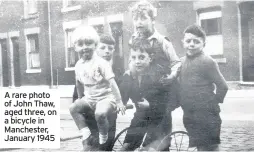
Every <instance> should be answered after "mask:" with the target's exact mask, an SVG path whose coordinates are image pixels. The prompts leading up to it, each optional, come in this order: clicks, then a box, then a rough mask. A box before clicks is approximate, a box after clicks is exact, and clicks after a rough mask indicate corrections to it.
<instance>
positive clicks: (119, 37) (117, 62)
mask: <svg viewBox="0 0 254 152" xmlns="http://www.w3.org/2000/svg"><path fill="white" fill-rule="evenodd" d="M107 23H108V24H109V26H110V30H111V33H112V35H113V37H114V39H115V42H116V44H115V52H114V56H113V63H114V64H113V69H114V71H115V72H116V73H118V74H123V73H124V69H125V67H124V65H128V64H125V60H124V59H125V58H124V52H123V15H122V14H116V15H110V16H107Z"/></svg>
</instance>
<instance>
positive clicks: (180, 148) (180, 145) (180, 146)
mask: <svg viewBox="0 0 254 152" xmlns="http://www.w3.org/2000/svg"><path fill="white" fill-rule="evenodd" d="M183 135H184V134H182V138H181V142H180V148H179V149H181V146H182V142H183Z"/></svg>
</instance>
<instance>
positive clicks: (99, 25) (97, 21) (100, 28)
mask: <svg viewBox="0 0 254 152" xmlns="http://www.w3.org/2000/svg"><path fill="white" fill-rule="evenodd" d="M104 23H105V22H104V17H94V18H89V19H88V25H91V26H93V27H94V29H95V30H96V31H97V33H98V34H99V35H100V34H102V33H104Z"/></svg>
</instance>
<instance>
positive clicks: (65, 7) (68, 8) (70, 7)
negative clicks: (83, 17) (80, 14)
mask: <svg viewBox="0 0 254 152" xmlns="http://www.w3.org/2000/svg"><path fill="white" fill-rule="evenodd" d="M69 1H70V0H62V3H63V8H62V9H61V12H62V13H67V12H71V11H76V10H80V9H81V5H80V4H79V5H68V2H69ZM77 2H78V1H77Z"/></svg>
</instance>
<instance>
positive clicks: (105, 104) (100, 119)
mask: <svg viewBox="0 0 254 152" xmlns="http://www.w3.org/2000/svg"><path fill="white" fill-rule="evenodd" d="M115 109H116V108H115V107H114V105H113V104H112V103H111V102H110V101H100V102H98V103H97V104H96V109H95V119H96V121H97V125H98V129H99V138H100V139H99V140H100V141H99V142H100V144H104V143H105V142H106V141H107V139H108V130H109V122H108V116H109V115H110V114H112V113H113V112H114V111H115Z"/></svg>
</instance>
